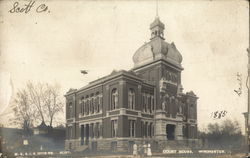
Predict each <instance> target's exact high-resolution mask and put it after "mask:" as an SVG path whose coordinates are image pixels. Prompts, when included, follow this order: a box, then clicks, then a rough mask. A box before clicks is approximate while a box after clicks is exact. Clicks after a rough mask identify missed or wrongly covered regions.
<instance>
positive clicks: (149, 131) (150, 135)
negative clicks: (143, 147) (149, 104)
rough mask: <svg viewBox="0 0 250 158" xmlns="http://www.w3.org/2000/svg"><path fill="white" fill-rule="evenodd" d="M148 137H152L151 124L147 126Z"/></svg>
mask: <svg viewBox="0 0 250 158" xmlns="http://www.w3.org/2000/svg"><path fill="white" fill-rule="evenodd" d="M148 136H149V137H152V123H149V124H148Z"/></svg>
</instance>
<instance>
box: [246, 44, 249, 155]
mask: <svg viewBox="0 0 250 158" xmlns="http://www.w3.org/2000/svg"><path fill="white" fill-rule="evenodd" d="M247 52H248V53H247V54H248V64H247V69H248V74H247V75H248V76H247V83H246V84H247V85H246V86H247V96H248V97H247V117H246V119H247V120H246V121H247V124H246V126H247V127H246V131H247V132H246V135H247V155H249V153H250V139H249V136H250V135H249V132H250V131H249V129H250V128H249V127H250V87H249V86H250V79H249V76H250V50H249V48H248V49H247Z"/></svg>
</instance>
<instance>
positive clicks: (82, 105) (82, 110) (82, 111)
mask: <svg viewBox="0 0 250 158" xmlns="http://www.w3.org/2000/svg"><path fill="white" fill-rule="evenodd" d="M80 106H81V114H83V115H84V97H82V98H81V102H80Z"/></svg>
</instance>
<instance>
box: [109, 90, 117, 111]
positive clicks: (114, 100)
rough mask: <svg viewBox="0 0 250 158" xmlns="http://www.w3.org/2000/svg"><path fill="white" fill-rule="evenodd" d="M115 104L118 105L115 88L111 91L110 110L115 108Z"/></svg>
mask: <svg viewBox="0 0 250 158" xmlns="http://www.w3.org/2000/svg"><path fill="white" fill-rule="evenodd" d="M117 106H118V91H117V89H116V88H115V89H113V90H112V91H111V110H114V109H116V108H117Z"/></svg>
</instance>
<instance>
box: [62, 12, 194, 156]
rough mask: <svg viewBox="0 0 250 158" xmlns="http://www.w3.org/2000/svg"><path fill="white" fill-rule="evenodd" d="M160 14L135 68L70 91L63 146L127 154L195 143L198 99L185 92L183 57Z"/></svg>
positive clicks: (68, 148)
mask: <svg viewBox="0 0 250 158" xmlns="http://www.w3.org/2000/svg"><path fill="white" fill-rule="evenodd" d="M164 29H165V25H164V24H163V23H162V22H161V21H160V19H159V17H158V16H157V17H156V18H155V20H154V21H153V22H152V23H151V24H150V30H151V34H150V40H149V42H147V43H145V44H144V45H142V46H141V47H140V48H139V49H138V50H137V51H136V52H135V53H134V55H133V62H134V67H133V68H132V69H131V70H128V71H126V70H120V71H113V72H111V73H110V74H109V75H107V76H105V77H102V78H99V79H97V80H95V81H92V82H90V83H89V84H88V85H86V86H85V87H82V88H79V89H70V90H69V91H68V92H67V93H66V94H65V97H66V140H65V149H66V150H75V151H83V150H86V149H89V150H92V151H114V152H128V151H130V150H131V148H132V146H133V144H134V143H136V144H138V145H141V144H144V143H150V144H151V146H152V148H153V150H154V149H158V150H162V149H164V148H166V146H168V145H171V144H172V145H175V144H177V143H178V145H180V144H182V145H190V144H192V143H194V142H196V141H197V99H198V97H197V96H196V95H195V94H194V93H193V92H192V91H190V92H186V93H184V92H183V87H182V83H181V72H182V70H183V67H182V65H181V62H182V55H181V54H180V52H179V51H178V49H177V48H176V46H175V44H174V43H173V42H172V43H167V42H166V41H165V38H164Z"/></svg>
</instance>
